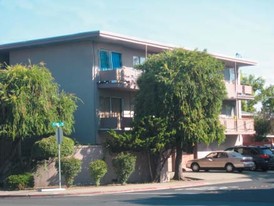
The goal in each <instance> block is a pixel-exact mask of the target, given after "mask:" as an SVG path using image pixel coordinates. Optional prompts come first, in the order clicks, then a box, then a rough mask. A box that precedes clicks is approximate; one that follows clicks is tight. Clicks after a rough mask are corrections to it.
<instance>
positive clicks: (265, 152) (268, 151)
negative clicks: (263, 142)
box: [262, 148, 273, 155]
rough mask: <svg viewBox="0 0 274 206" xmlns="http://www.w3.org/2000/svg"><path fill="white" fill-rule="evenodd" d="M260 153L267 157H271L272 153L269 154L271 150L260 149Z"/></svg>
mask: <svg viewBox="0 0 274 206" xmlns="http://www.w3.org/2000/svg"><path fill="white" fill-rule="evenodd" d="M262 153H263V154H267V155H273V153H272V152H271V150H270V149H268V148H264V149H262Z"/></svg>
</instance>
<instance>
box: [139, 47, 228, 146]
mask: <svg viewBox="0 0 274 206" xmlns="http://www.w3.org/2000/svg"><path fill="white" fill-rule="evenodd" d="M140 69H142V70H143V71H144V73H143V75H142V76H141V77H140V78H139V79H138V85H139V87H140V90H139V92H138V93H137V96H136V104H135V112H136V116H135V118H136V119H137V121H138V120H139V119H142V118H143V117H145V116H148V115H149V116H154V117H157V118H162V119H165V118H167V121H166V122H167V123H168V126H167V128H170V130H174V131H175V134H174V135H173V136H174V137H176V138H179V139H181V140H179V142H180V143H179V144H181V143H182V145H183V142H188V141H192V142H201V141H202V142H206V143H208V144H209V143H210V142H213V141H214V140H217V141H219V142H221V141H222V140H223V139H224V137H225V136H224V130H223V127H222V126H221V124H220V122H219V114H220V111H221V106H222V101H223V99H224V97H225V92H226V89H225V85H224V82H223V81H222V79H223V76H222V73H221V71H222V70H223V69H224V67H223V65H222V64H221V63H220V62H219V61H218V60H216V59H215V58H213V57H211V56H210V55H208V54H207V53H206V52H198V51H185V50H182V49H176V50H173V51H166V52H164V53H161V54H157V55H152V56H151V57H150V58H149V59H148V60H147V61H146V62H145V63H144V64H143V65H141V66H140ZM177 143H178V142H177ZM177 143H176V144H177Z"/></svg>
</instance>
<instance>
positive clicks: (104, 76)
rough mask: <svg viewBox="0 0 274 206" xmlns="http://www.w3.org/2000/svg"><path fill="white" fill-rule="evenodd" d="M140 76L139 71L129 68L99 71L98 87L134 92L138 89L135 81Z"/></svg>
mask: <svg viewBox="0 0 274 206" xmlns="http://www.w3.org/2000/svg"><path fill="white" fill-rule="evenodd" d="M140 75H141V71H139V70H136V69H133V68H130V67H123V68H121V69H116V70H107V71H100V72H99V81H98V87H99V88H119V89H129V90H136V89H139V88H138V86H137V79H138V77H139V76H140Z"/></svg>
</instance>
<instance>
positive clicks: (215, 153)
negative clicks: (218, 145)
mask: <svg viewBox="0 0 274 206" xmlns="http://www.w3.org/2000/svg"><path fill="white" fill-rule="evenodd" d="M217 155H218V153H217V152H212V153H209V154H208V155H207V156H206V158H217Z"/></svg>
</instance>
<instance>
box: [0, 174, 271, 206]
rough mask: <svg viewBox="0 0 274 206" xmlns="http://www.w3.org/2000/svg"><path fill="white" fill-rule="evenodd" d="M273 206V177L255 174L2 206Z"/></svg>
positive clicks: (2, 203) (5, 201)
mask: <svg viewBox="0 0 274 206" xmlns="http://www.w3.org/2000/svg"><path fill="white" fill-rule="evenodd" d="M8 205H9V206H15V205H20V206H34V205H35V206H37V205H39V206H81V205H89V206H90V205H96V206H118V205H119V206H137V205H139V206H150V205H156V206H157V205H159V206H163V205H189V206H209V205H210V206H217V205H218V206H245V205H248V206H253V205H256V206H270V205H271V206H273V205H274V175H273V173H272V174H267V173H266V174H264V173H255V178H253V179H252V180H250V181H245V182H240V181H239V182H234V183H227V184H219V185H208V186H199V187H192V188H176V189H169V190H155V191H147V192H145V191H144V192H131V193H122V194H105V195H90V196H87V195H85V196H76V197H39V198H2V199H0V206H8Z"/></svg>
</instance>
